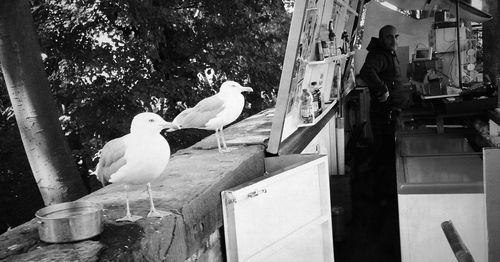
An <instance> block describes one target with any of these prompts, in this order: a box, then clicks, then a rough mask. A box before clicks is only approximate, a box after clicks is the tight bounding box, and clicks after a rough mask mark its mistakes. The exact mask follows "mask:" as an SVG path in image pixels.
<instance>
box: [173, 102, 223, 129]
mask: <svg viewBox="0 0 500 262" xmlns="http://www.w3.org/2000/svg"><path fill="white" fill-rule="evenodd" d="M222 110H224V100H222V99H221V98H220V96H218V95H213V96H211V97H207V98H205V99H203V100H201V101H200V102H199V103H198V104H196V106H195V107H193V108H188V109H186V110H184V111H182V112H181V113H180V114H179V115H177V116H176V117H175V119H174V121H173V123H174V124H176V125H178V126H180V127H181V128H206V126H205V124H206V123H207V122H208V121H210V119H213V118H215V117H216V116H217V115H218V114H219V113H220V112H221V111H222Z"/></svg>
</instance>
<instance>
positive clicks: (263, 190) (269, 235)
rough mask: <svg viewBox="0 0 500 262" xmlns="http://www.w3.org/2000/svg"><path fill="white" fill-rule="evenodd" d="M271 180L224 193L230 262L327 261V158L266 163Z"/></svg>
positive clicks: (329, 246)
mask: <svg viewBox="0 0 500 262" xmlns="http://www.w3.org/2000/svg"><path fill="white" fill-rule="evenodd" d="M266 170H267V172H268V173H269V175H266V176H264V177H262V178H259V179H256V180H254V181H251V182H248V183H245V184H243V185H241V186H238V187H235V188H232V189H230V190H226V191H223V192H222V202H223V214H224V230H225V242H226V254H227V260H228V261H229V262H235V261H249V262H250V261H254V262H267V261H269V262H277V261H287V262H309V261H315V262H321V261H324V262H331V261H334V258H333V240H332V226H331V213H330V189H329V183H328V166H327V161H326V156H318V155H288V156H280V157H273V158H269V159H266Z"/></svg>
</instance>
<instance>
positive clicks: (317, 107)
mask: <svg viewBox="0 0 500 262" xmlns="http://www.w3.org/2000/svg"><path fill="white" fill-rule="evenodd" d="M310 89H311V92H312V96H313V112H314V116H315V117H318V116H319V115H320V114H321V112H322V108H321V92H320V91H319V86H318V85H317V84H316V82H311V88H310Z"/></svg>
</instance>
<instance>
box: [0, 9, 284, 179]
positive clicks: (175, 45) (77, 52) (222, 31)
mask: <svg viewBox="0 0 500 262" xmlns="http://www.w3.org/2000/svg"><path fill="white" fill-rule="evenodd" d="M31 4H32V14H33V17H34V20H35V26H36V30H37V32H38V36H39V39H40V45H41V50H42V59H43V61H44V65H45V69H46V73H47V76H48V79H49V82H50V87H51V90H52V93H53V94H54V96H55V99H56V101H57V103H58V104H59V105H60V110H61V118H60V120H61V125H62V127H63V130H64V131H65V134H66V136H67V137H68V139H69V142H70V146H71V147H72V149H73V150H74V151H73V152H74V156H75V158H76V162H78V163H79V164H80V168H81V169H82V171H83V173H87V172H88V170H92V169H93V168H94V166H95V164H96V163H95V161H94V162H92V160H91V159H92V157H93V156H94V155H95V154H96V152H97V151H98V150H99V149H100V148H101V147H102V146H103V144H104V143H105V142H107V141H109V140H110V139H113V138H115V137H118V136H121V135H123V134H125V133H127V132H128V130H129V123H130V120H131V118H132V116H133V115H135V114H136V113H138V112H141V111H152V112H157V113H159V114H160V115H162V116H163V117H164V118H165V119H167V120H172V119H173V118H174V116H175V115H176V114H178V113H179V112H180V111H181V110H182V109H183V108H184V107H185V106H193V105H194V104H196V103H197V102H198V101H200V100H201V99H202V98H204V97H206V96H209V95H212V94H214V93H215V92H216V91H218V87H219V85H220V83H221V82H222V81H223V80H225V79H231V80H235V81H238V82H241V83H243V84H245V85H249V86H251V87H253V89H254V93H252V94H249V95H246V97H247V101H248V105H247V107H246V110H245V112H244V114H243V115H244V116H248V115H249V114H253V113H256V112H258V111H260V110H262V109H264V108H266V107H269V106H271V105H272V104H273V103H274V97H275V88H277V87H278V85H279V78H280V75H281V64H282V62H283V56H284V53H285V46H286V39H287V35H288V30H289V23H290V18H291V15H290V14H289V13H287V12H286V11H285V9H284V6H283V2H282V1H281V0H204V1H200V0H191V1H181V0H169V1H158V0H32V2H31ZM0 82H1V83H0V85H2V87H1V89H0V99H1V100H0V109H1V110H2V117H1V119H0V121H1V122H0V127H1V130H0V137H1V139H2V142H1V143H2V145H1V146H2V148H4V146H6V145H8V146H9V147H10V146H12V147H13V148H15V146H13V145H11V144H12V143H13V141H20V139H17V138H16V135H17V133H16V131H13V130H15V128H16V127H15V121H13V117H12V115H11V114H10V113H9V112H11V111H9V105H10V104H9V101H8V100H7V99H6V98H7V95H6V90H5V87H3V85H4V82H3V81H0ZM244 116H243V117H244ZM12 133H16V134H15V135H14V136H12ZM205 134H206V133H205ZM7 135H8V136H9V137H8V140H9V142H8V143H7V142H4V141H7V140H4V138H6V136H7ZM190 136H192V137H190ZM199 136H200V134H199V133H196V132H189V131H187V132H183V133H182V134H175V133H173V134H172V135H170V134H169V137H167V139H168V140H169V142H170V143H171V145H172V147H173V149H174V150H176V149H178V148H182V147H184V146H186V145H188V144H189V143H192V142H195V141H192V140H195V139H197V137H199ZM18 147H19V148H20V150H14V149H12V150H11V149H9V150H10V151H9V152H7V151H4V152H0V153H8V154H14V155H15V154H20V153H21V152H22V146H21V145H20V144H19V145H18ZM2 150H3V149H2ZM18 159H23V157H22V156H21V157H20V158H18ZM17 164H18V163H16V164H12V165H11V166H9V165H8V164H7V166H2V170H1V173H0V175H2V176H3V175H4V174H6V173H7V170H10V171H8V172H11V173H12V170H13V169H12V167H13V166H17ZM22 165H26V162H23V163H22ZM26 170H29V168H28V167H27V166H26ZM15 172H18V171H15ZM28 173H29V172H28Z"/></svg>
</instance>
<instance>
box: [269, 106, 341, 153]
mask: <svg viewBox="0 0 500 262" xmlns="http://www.w3.org/2000/svg"><path fill="white" fill-rule="evenodd" d="M338 108H339V106H338V104H337V101H336V100H335V101H333V102H332V103H331V104H330V105H329V106H328V107H327V108H326V109H325V111H323V113H322V114H321V115H320V118H318V119H316V121H315V124H314V125H312V126H303V127H299V128H297V130H295V131H294V132H293V133H292V134H291V135H290V136H288V137H287V138H286V139H285V140H283V141H282V142H281V145H280V149H279V150H278V154H279V155H288V154H300V153H301V152H302V151H303V150H304V148H306V147H307V145H308V144H309V143H310V142H311V140H312V139H313V138H314V137H316V135H317V134H318V133H319V132H320V131H321V130H322V129H323V128H324V127H325V126H326V125H327V124H328V122H329V121H331V119H332V118H333V117H334V116H335V114H336V113H337V112H338Z"/></svg>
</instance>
